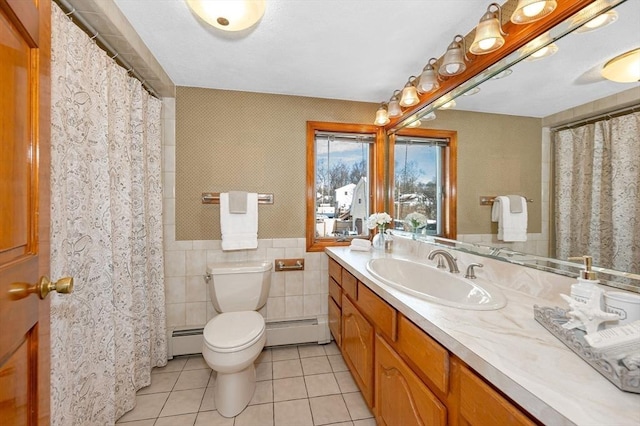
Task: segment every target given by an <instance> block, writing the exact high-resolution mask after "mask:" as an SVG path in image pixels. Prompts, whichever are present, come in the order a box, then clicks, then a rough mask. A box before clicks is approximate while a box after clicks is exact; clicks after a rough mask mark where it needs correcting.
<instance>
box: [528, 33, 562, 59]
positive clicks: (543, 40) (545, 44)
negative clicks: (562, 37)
mask: <svg viewBox="0 0 640 426" xmlns="http://www.w3.org/2000/svg"><path fill="white" fill-rule="evenodd" d="M557 51H558V45H557V44H555V43H552V41H551V36H550V35H549V32H546V33H544V34H542V35H541V36H540V37H537V38H535V39H534V40H531V41H530V42H529V43H527V44H525V45H524V47H523V48H522V49H521V50H520V56H526V58H525V61H529V62H532V61H537V60H538V59H542V58H546V57H549V56H551V55H553V54H555V53H556V52H557Z"/></svg>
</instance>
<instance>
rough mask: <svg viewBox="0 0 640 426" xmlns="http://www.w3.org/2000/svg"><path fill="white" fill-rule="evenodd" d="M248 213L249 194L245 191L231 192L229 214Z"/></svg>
mask: <svg viewBox="0 0 640 426" xmlns="http://www.w3.org/2000/svg"><path fill="white" fill-rule="evenodd" d="M246 212H247V193H246V192H244V191H229V213H233V214H238V213H241V214H245V213H246Z"/></svg>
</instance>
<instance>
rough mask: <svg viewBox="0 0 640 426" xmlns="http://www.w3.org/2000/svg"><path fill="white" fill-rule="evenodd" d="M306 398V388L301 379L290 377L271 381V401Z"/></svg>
mask: <svg viewBox="0 0 640 426" xmlns="http://www.w3.org/2000/svg"><path fill="white" fill-rule="evenodd" d="M306 397H307V388H306V386H305V384H304V378H303V377H291V378H288V379H278V380H274V381H273V400H274V401H275V402H278V401H288V400H291V399H300V398H306Z"/></svg>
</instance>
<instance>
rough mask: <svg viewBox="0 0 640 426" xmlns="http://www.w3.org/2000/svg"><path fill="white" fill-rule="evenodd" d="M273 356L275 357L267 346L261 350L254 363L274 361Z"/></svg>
mask: <svg viewBox="0 0 640 426" xmlns="http://www.w3.org/2000/svg"><path fill="white" fill-rule="evenodd" d="M272 358H273V357H272V356H271V349H269V348H266V349H263V350H262V352H260V355H258V358H256V361H255V362H254V364H261V363H263V362H271V361H273V359H272Z"/></svg>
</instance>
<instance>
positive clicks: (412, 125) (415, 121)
mask: <svg viewBox="0 0 640 426" xmlns="http://www.w3.org/2000/svg"><path fill="white" fill-rule="evenodd" d="M421 124H422V122H420V120H418V119H416V120H414V121H412V122H411V124H407V127H411V128H414V127H420V125H421Z"/></svg>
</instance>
